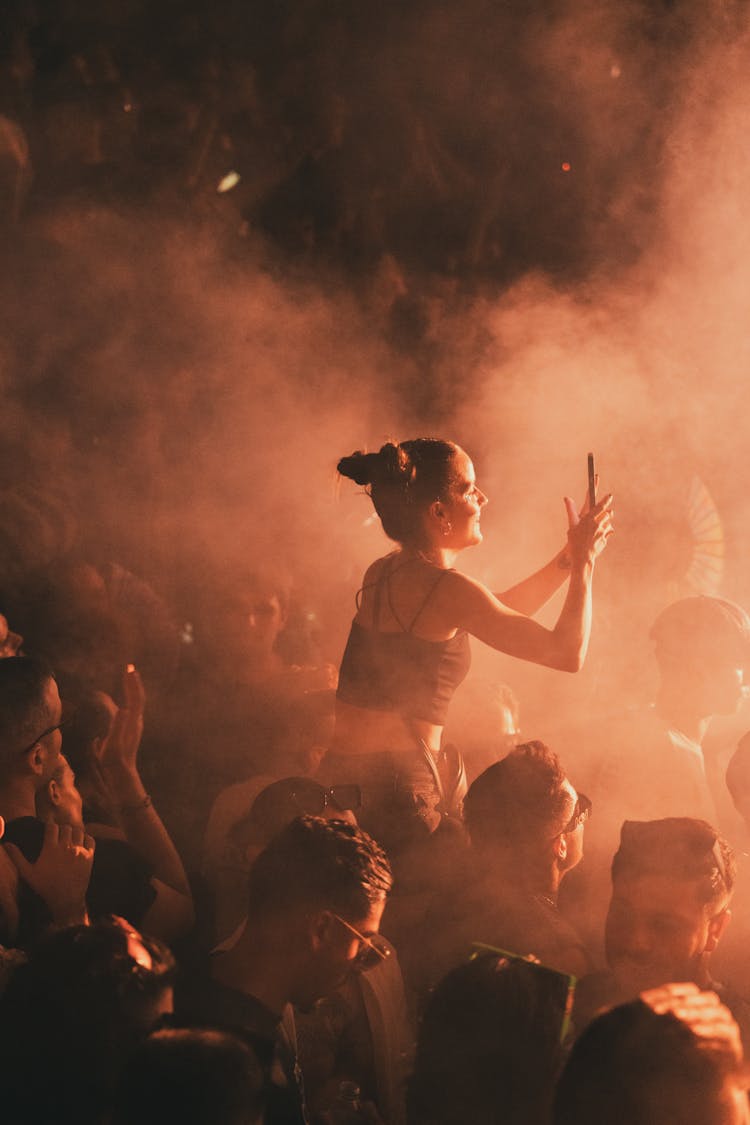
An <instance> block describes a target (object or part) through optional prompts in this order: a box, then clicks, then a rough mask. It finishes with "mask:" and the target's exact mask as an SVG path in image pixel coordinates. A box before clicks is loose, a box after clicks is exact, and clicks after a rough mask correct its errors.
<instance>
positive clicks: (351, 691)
mask: <svg viewBox="0 0 750 1125" xmlns="http://www.w3.org/2000/svg"><path fill="white" fill-rule="evenodd" d="M448 573H450V572H449V571H447V570H440V572H439V574H438V575H437V577H436V579H435V581H434V583H433V584H432V586H431V587H430V589H429V590H428V592H427V595H426V597H425V599H424V601H423V602H422V604H421V605H420V607H419V609H418V610H417V613H416V615H415V616H414V618H413V619H412V621H411V622H410V624H409V625H408V626H406V625H402V628H401V631H400V632H386V631H384V630H381V629H379V628H377V624H378V620H379V617H380V602H381V597H382V592H383V589H384V590H385V593H386V596H387V598H388V602H389V605H390V606H391V613H392V614H393V617H394V618H395V619H396V621H397V622H399V624H401V622H400V621H399V618H398V616H397V614H396V612H395V610H394V609H393V605H392V604H391V601H390V587H389V578H390V574H389V573H388V572H387V571H386V573H385V574H383V575H382V576H381V577H380V578H379V579H378V580H377V582H376V583H375V592H374V597H373V601H374V609H373V620H374V622H375V627H374V628H371V629H366V628H365V627H364V626H362V625H360V624H359V623H358V622H357V621H353V622H352V626H351V630H350V632H349V640H348V641H347V644H346V649H345V650H344V656H343V658H342V661H341V668H340V671H339V686H338V692H337V695H338V698H339V699H341V700H342V701H343V702H344V703H350V704H352V705H353V706H355V707H364V708H368V709H370V710H373V711H394V712H396V713H398V714H401V715H403V716H404V718H406V719H422V720H424V721H425V722H428V723H435V724H437V725H438V726H444V725H445V720H446V718H447V715H448V707H449V705H450V701H451V699H452V698H453V694H454V692H455V691H456V688H457V687H458V686H459V684H460V683H461V682H462V680H463V679H464V678H465V677H466V675H467V673H468V671H469V667H470V665H471V650H470V648H469V635H468V633H466V632H464V631H459V632H458V633H456V634H455V636H453V637H451V638H450V639H449V640H447V641H428V640H425V639H424V638H422V637H417V636H415V634H414V632H413V629H414V626H415V624H416V622H417V620H418V618H419V617H420V615H421V613H422V611H423V610H424V608H425V606H426V605H427V603H428V601H429V600H430V598H431V597H432V595H433V593H434V591H435V590H436V589H437V586H438V584H439V583H440V581H441V579H442V578H443V577H444V576H445V575H446V574H448Z"/></svg>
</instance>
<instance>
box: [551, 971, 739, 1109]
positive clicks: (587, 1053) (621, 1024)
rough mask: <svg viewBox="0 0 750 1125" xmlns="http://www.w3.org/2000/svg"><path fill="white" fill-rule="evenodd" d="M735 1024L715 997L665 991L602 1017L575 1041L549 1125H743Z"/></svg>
mask: <svg viewBox="0 0 750 1125" xmlns="http://www.w3.org/2000/svg"><path fill="white" fill-rule="evenodd" d="M746 1086H747V1081H746V1075H745V1073H744V1065H743V1053H742V1046H741V1043H740V1039H739V1034H738V1029H737V1025H736V1024H735V1022H734V1020H733V1019H732V1017H731V1014H730V1013H729V1012H728V1010H727V1009H726V1007H724V1005H722V1004H721V1002H720V1001H719V999H718V997H717V996H716V995H714V994H713V993H710V992H701V991H700V990H699V989H697V988H696V986H695V985H690V984H687V985H683V984H677V985H669V986H667V987H666V988H663V989H659V990H656V991H653V992H646V993H644V994H643V997H642V999H640V1000H636V1001H634V1002H632V1003H630V1004H625V1005H623V1006H621V1007H617V1008H613V1009H612V1010H611V1011H608V1012H606V1013H605V1014H604V1015H601V1016H600V1017H599V1018H598V1019H596V1020H594V1022H593V1023H592V1024H591V1025H590V1026H589V1027H588V1028H587V1030H586V1031H585V1032H584V1033H583V1035H582V1036H581V1037H580V1039H579V1040H578V1041H577V1042H576V1044H575V1045H574V1047H573V1050H572V1052H571V1055H570V1058H569V1059H568V1062H567V1064H566V1066H565V1069H564V1071H563V1073H562V1075H561V1076H560V1080H559V1083H558V1087H557V1092H556V1097H555V1106H554V1113H553V1117H552V1121H553V1125H603V1123H604V1122H606V1123H607V1125H670V1123H672V1122H675V1123H677V1122H679V1125H746V1123H747V1121H748V1119H749V1118H748V1102H747V1092H746Z"/></svg>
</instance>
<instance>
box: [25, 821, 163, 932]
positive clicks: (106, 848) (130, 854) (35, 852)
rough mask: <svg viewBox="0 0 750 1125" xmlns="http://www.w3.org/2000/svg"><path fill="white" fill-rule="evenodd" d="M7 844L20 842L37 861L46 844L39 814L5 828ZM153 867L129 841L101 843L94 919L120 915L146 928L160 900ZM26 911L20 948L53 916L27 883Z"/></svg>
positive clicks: (90, 903)
mask: <svg viewBox="0 0 750 1125" xmlns="http://www.w3.org/2000/svg"><path fill="white" fill-rule="evenodd" d="M4 841H5V842H7V843H10V844H15V845H16V847H17V848H18V850H19V851H20V852H21V854H22V855H23V856H24V858H25V859H27V860H28V861H29V863H36V861H37V859H38V858H39V853H40V852H41V850H42V844H43V843H44V823H43V822H42V821H41V820H39V819H38V818H37V817H35V816H19V817H17V818H16V819H15V820H10V821H8V823H7V824H6V826H5V836H4ZM151 876H152V871H151V868H150V866H149V864H148V863H146V861H145V860H144V859H142V858H141V856H140V855H139V854H138V852H136V851H135V850H134V848H132V847H131V845H130V844H128V843H127V841H126V840H116V839H109V838H106V839H102V840H97V841H96V850H95V852H94V863H93V866H92V869H91V881H90V883H89V888H88V891H87V892H86V905H87V907H88V911H89V915H90V916H91V919H92V920H94V919H96V918H102V917H105V916H106V915H109V914H119V915H121V916H122V917H123V918H126V919H127V920H128V922H130V924H131V925H132V926H136V927H140V925H141V924H142V922H143V918H144V917H145V915H146V913H147V912H148V909H149V907H150V906H151V905H152V903H153V901H154V899H155V898H156V891H155V890H154V887H153V885H152V883H151ZM18 905H19V912H20V919H19V927H18V935H17V937H16V941H15V944H17V945H19V946H21V947H24V946H26V945H28V944H29V943H30V942H32V941H34V940H36V938H38V937H39V936H41V934H42V933H43V932H44V930H46V929H47V927H48V926H49V925H50V923H51V921H52V916H51V915H50V912H49V908H48V907H47V904H46V903H45V902H44V900H43V899H42V898H40V896H39V895H38V894H37V893H36V891H34V890H32V889H31V887H30V886H29V885H28V883H25V882H24V881H23V879H21V880H19V885H18Z"/></svg>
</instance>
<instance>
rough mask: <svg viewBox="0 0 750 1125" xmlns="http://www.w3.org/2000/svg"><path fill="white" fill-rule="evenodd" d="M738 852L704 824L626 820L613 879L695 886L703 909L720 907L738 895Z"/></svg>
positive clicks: (683, 819) (684, 818)
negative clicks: (657, 878)
mask: <svg viewBox="0 0 750 1125" xmlns="http://www.w3.org/2000/svg"><path fill="white" fill-rule="evenodd" d="M736 870H737V869H736V864H735V860H734V852H733V851H732V848H731V847H730V846H729V844H728V843H727V841H726V840H725V839H724V837H723V836H720V835H719V833H718V832H717V831H716V829H715V828H712V827H711V825H710V824H709V823H708V822H707V821H705V820H696V819H695V818H693V817H689V816H673V817H666V818H664V819H663V820H626V821H625V823H624V824H623V826H622V829H621V832H620V846H619V848H618V849H617V851H616V852H615V856H614V859H613V860H612V879H613V880H614V879H617V878H620V877H622V876H624V877H626V878H628V877H629V878H638V877H640V876H643V875H665V876H667V878H670V879H682V880H694V881H696V882H698V883H699V884H700V886H699V887H698V894H699V897H700V898H701V900H702V902H703V903H704V905H708V904H711V905H715V906H717V907H718V906H719V904H720V903H721V901H722V899H724V898H726V897H728V896H730V895H731V894H732V891H733V890H734V881H735V876H736Z"/></svg>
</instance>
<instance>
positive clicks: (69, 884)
mask: <svg viewBox="0 0 750 1125" xmlns="http://www.w3.org/2000/svg"><path fill="white" fill-rule="evenodd" d="M95 847H96V844H95V841H94V839H93V837H91V836H89V835H88V833H86V832H84V830H83V829H82V828H77V827H73V826H72V825H70V824H64V825H62V826H60V825H58V824H56V823H55V821H54V820H48V821H46V823H45V825H44V841H43V844H42V850H41V852H40V853H39V858H38V859H37V860H36V862H35V863H29V861H28V860H27V859H25V858H24V856H23V854H22V853H21V851H20V849H19V848H17V847H16V846H15V844H10V843H9V844H6V845H5V849H6V851H7V853H8V855H9V856H10V858H11V860H12V861H13V863H14V864H15V866H16V869H17V871H18V873H19V875H20V876H21V878H22V879H24V880H25V881H26V882H27V883H28V884H29V886H30V887H31V888H32V890H34V891H36V893H37V894H38V895H39V897H40V898H42V899H43V900H44V902H45V903H46V904H47V906H48V907H49V910H50V913H51V914H52V920H53V923H54V924H55V925H56V926H70V925H76V924H80V923H85V922H87V921H88V911H87V908H86V891H87V890H88V885H89V880H90V879H91V868H92V866H93V863H94V850H95Z"/></svg>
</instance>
